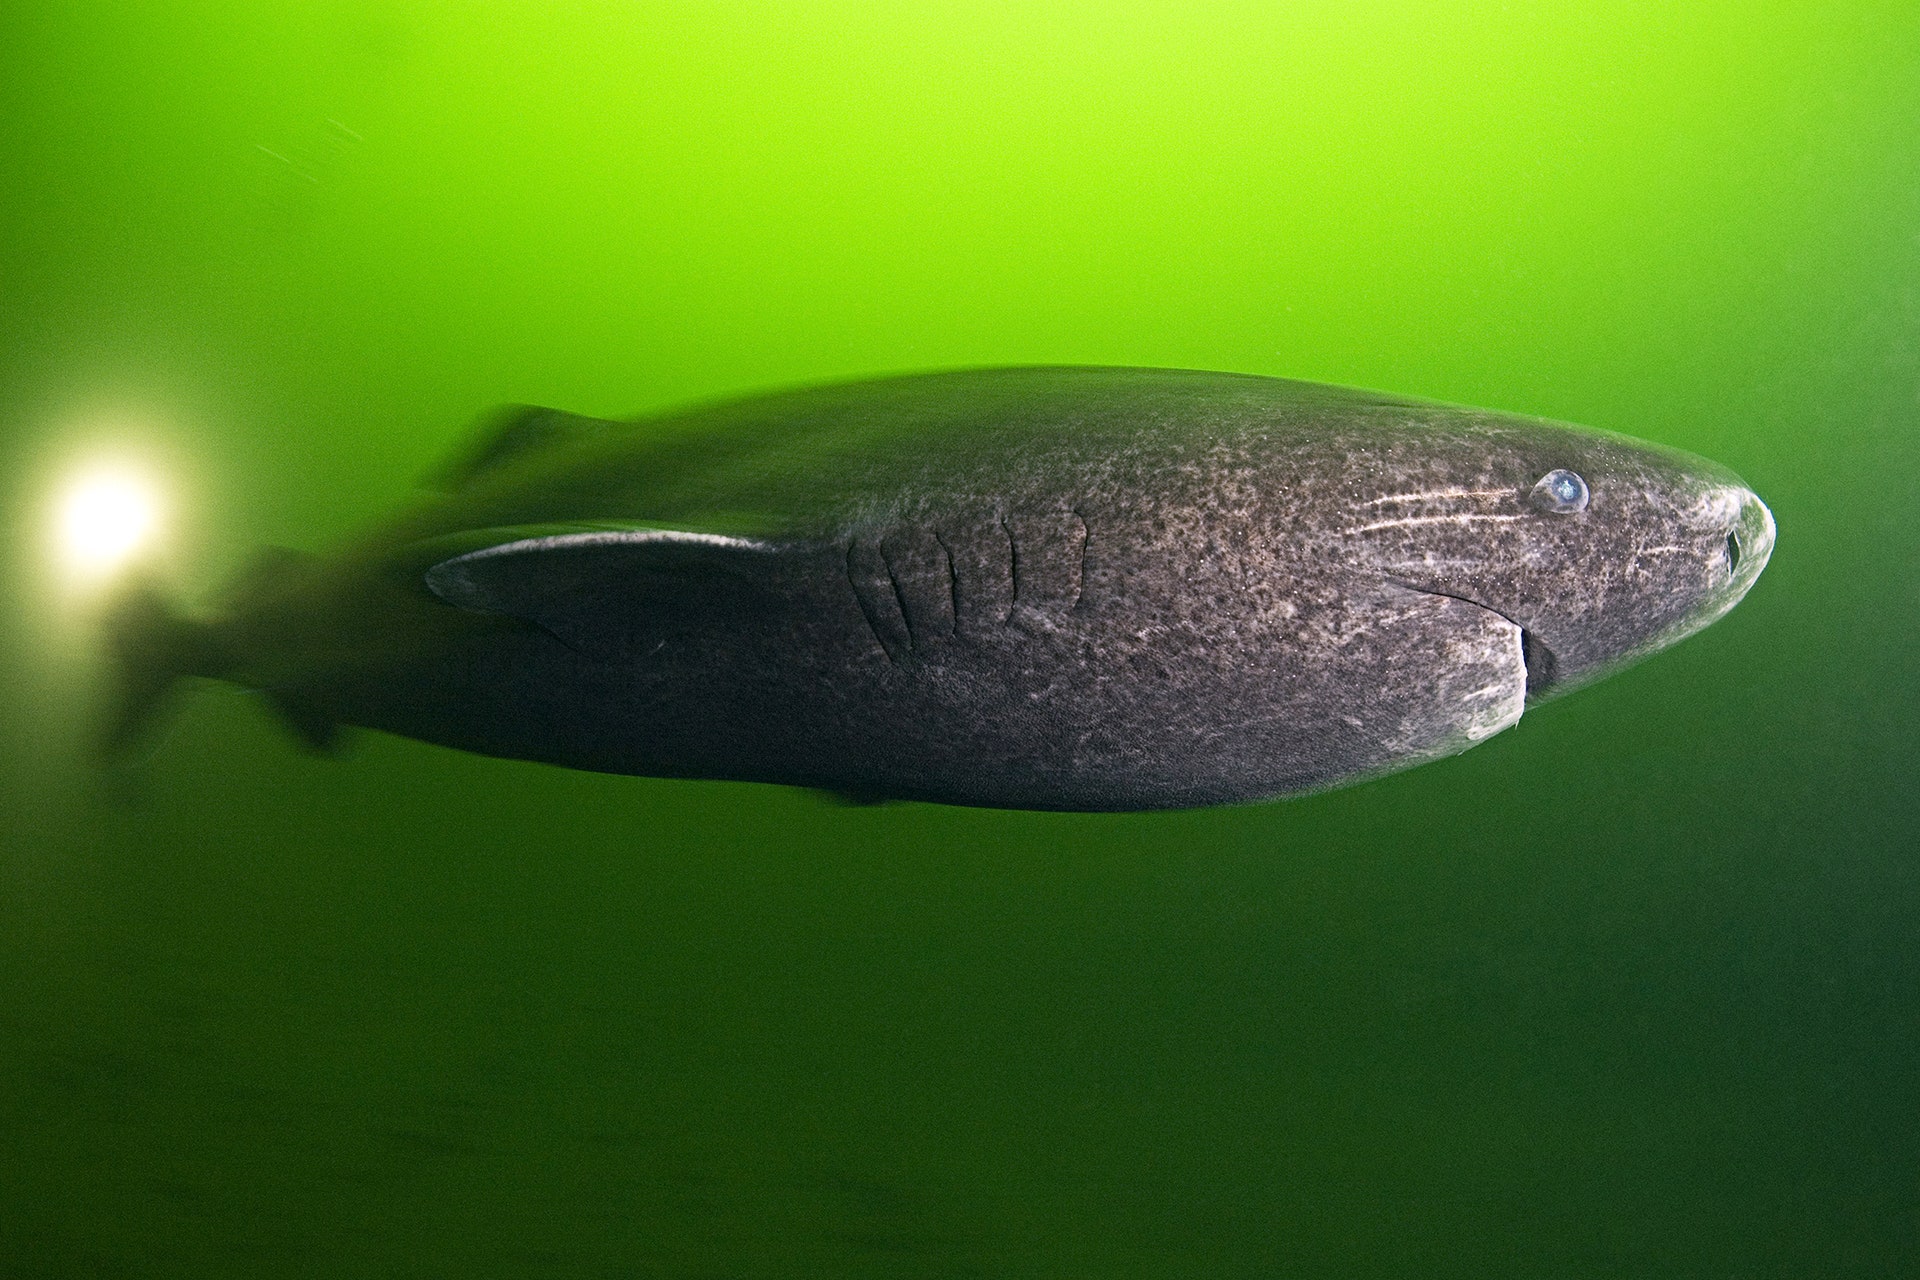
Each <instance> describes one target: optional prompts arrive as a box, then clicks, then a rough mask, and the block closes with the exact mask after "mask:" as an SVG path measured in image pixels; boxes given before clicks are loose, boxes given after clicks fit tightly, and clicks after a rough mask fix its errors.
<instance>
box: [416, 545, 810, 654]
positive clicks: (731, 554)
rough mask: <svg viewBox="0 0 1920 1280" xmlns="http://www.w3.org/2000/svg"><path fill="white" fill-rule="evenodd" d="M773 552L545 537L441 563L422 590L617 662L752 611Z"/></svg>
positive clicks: (766, 548) (760, 596) (765, 582)
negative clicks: (675, 635) (664, 638)
mask: <svg viewBox="0 0 1920 1280" xmlns="http://www.w3.org/2000/svg"><path fill="white" fill-rule="evenodd" d="M780 550H781V548H780V547H778V546H776V545H774V544H769V543H765V542H761V541H759V540H756V539H751V538H735V537H729V536H726V535H723V534H712V533H691V532H686V531H682V530H668V529H621V530H604V529H603V530H591V531H586V532H579V533H563V534H549V535H544V536H539V537H531V538H521V539H517V540H515V541H511V542H505V543H501V544H499V545H497V546H491V547H486V548H483V549H481V550H479V551H472V552H468V553H467V554H465V555H459V556H454V557H453V558H451V559H448V560H442V561H441V562H439V563H438V564H435V565H434V566H432V567H431V568H429V569H428V570H427V571H426V584H427V587H428V589H430V590H431V591H432V592H433V593H434V594H435V595H437V596H439V597H440V598H441V599H442V600H445V601H446V602H447V603H448V604H451V605H455V606H457V607H459V608H462V609H468V610H472V611H473V612H476V613H490V614H504V615H507V616H509V617H516V618H521V619H524V620H526V621H528V622H531V623H533V624H534V625H535V626H538V627H540V628H542V629H543V630H545V631H547V632H549V633H550V634H552V635H553V636H555V637H556V638H558V639H559V640H560V641H561V642H563V643H564V644H566V645H568V646H569V647H571V648H573V649H576V650H578V651H579V652H581V653H585V654H588V655H589V656H592V657H595V658H600V659H603V660H607V661H618V660H622V659H627V658H631V657H634V656H636V654H638V653H639V652H641V651H643V649H644V647H645V646H646V645H647V644H648V643H650V641H651V640H652V639H657V638H658V637H659V636H660V635H661V634H663V633H665V632H670V631H683V630H685V629H686V628H687V627H688V626H690V625H694V624H696V623H698V624H700V625H713V624H714V620H715V619H716V617H721V618H724V616H725V615H726V614H727V613H728V611H737V610H740V609H751V608H753V607H754V604H755V602H756V599H764V598H765V597H766V595H767V592H768V577H769V574H770V572H771V570H772V567H773V562H774V561H775V560H776V558H777V557H778V555H779V552H780Z"/></svg>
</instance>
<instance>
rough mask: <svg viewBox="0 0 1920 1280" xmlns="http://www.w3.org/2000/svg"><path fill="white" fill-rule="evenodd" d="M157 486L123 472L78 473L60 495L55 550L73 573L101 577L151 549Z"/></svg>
mask: <svg viewBox="0 0 1920 1280" xmlns="http://www.w3.org/2000/svg"><path fill="white" fill-rule="evenodd" d="M160 515H161V504H160V494H159V490H158V489H157V487H156V486H155V485H154V484H153V483H152V481H150V480H149V479H147V478H146V477H145V476H142V475H140V474H138V473H136V472H134V471H132V470H129V469H126V468H124V467H112V468H107V467H101V468H97V469H94V470H90V471H87V472H84V473H82V474H81V475H79V476H78V477H76V478H75V479H74V480H73V481H72V482H71V483H69V484H68V486H67V488H66V491H65V492H64V493H63V494H62V495H61V498H60V505H59V515H58V545H59V549H60V554H61V557H62V558H63V559H64V560H65V561H66V564H67V566H68V568H70V569H71V570H73V571H74V572H75V573H76V574H81V575H85V576H86V577H89V578H99V577H104V576H106V575H108V574H111V573H113V572H114V571H116V570H118V569H121V568H124V567H125V566H126V565H127V564H129V563H130V562H131V561H133V560H134V559H135V558H136V557H137V556H139V555H140V554H141V553H142V552H143V551H147V550H150V549H151V548H152V545H153V543H154V542H155V541H156V540H157V538H158V537H159V533H160Z"/></svg>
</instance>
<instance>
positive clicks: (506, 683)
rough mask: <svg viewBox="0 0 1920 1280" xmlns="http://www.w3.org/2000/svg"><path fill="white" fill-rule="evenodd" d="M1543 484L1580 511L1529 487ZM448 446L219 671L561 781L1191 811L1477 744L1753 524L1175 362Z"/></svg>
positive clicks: (266, 608)
mask: <svg viewBox="0 0 1920 1280" xmlns="http://www.w3.org/2000/svg"><path fill="white" fill-rule="evenodd" d="M1556 468H1564V469H1568V470H1571V471H1574V472H1577V473H1578V474H1579V475H1580V476H1582V477H1583V478H1584V479H1585V481H1586V483H1587V485H1588V486H1589V488H1590V491H1591V500H1590V503H1589V504H1588V506H1587V507H1586V509H1585V510H1584V511H1580V512H1577V513H1571V514H1554V513H1550V512H1545V511H1542V510H1539V509H1537V508H1536V507H1535V506H1534V505H1532V504H1531V503H1530V501H1529V493H1530V492H1531V490H1532V489H1533V486H1534V484H1535V482H1536V481H1538V480H1539V479H1540V477H1541V476H1542V475H1543V474H1545V473H1547V472H1549V471H1551V470H1554V469H1556ZM469 471H471V472H472V473H473V474H469V475H466V476H463V477H460V478H458V481H457V482H458V487H457V489H456V490H455V491H454V492H452V493H450V494H447V495H444V496H442V497H439V498H436V499H435V500H433V501H431V502H429V503H427V504H425V505H424V506H422V507H420V508H419V509H416V510H414V511H411V512H409V513H406V514H405V515H403V516H402V517H400V518H399V519H398V520H396V521H394V522H393V523H392V524H391V525H389V526H387V527H385V528H383V529H381V530H379V531H377V532H376V533H375V534H374V535H373V536H371V537H370V538H368V539H366V540H365V541H363V542H361V543H360V544H358V545H356V546H352V547H349V548H347V549H345V550H343V551H341V552H340V553H338V554H336V555H334V556H331V557H328V558H325V559H320V560H316V561H313V562H310V563H307V564H305V565H287V566H284V567H282V568H280V569H278V570H276V571H275V572H274V573H271V574H268V575H265V580H264V581H256V582H255V583H254V585H253V586H252V588H251V589H250V590H249V591H247V592H245V593H244V594H242V595H241V596H239V597H237V598H236V601H235V603H234V605H233V607H232V609H231V610H230V612H229V613H228V614H227V615H226V616H224V617H221V618H216V619H213V620H212V621H210V622H209V623H208V624H207V625H208V626H209V627H210V628H211V630H210V631H209V632H208V633H207V634H208V635H209V636H211V637H212V638H213V639H214V641H215V642H216V643H217V648H218V650H219V651H220V652H221V653H222V654H224V655H225V658H224V660H223V662H222V664H221V668H222V669H221V671H220V672H219V674H222V675H225V676H226V677H227V678H230V679H234V680H236V681H238V682H241V683H244V684H250V685H253V686H256V687H261V688H264V689H267V690H268V691H269V692H270V693H271V694H272V696H274V697H275V698H276V699H277V700H279V701H280V702H281V703H282V704H283V705H285V706H287V707H288V708H290V709H293V710H295V711H296V712H297V714H298V716H299V717H300V718H301V719H302V720H303V721H304V722H305V723H308V724H312V723H316V722H320V721H328V720H331V721H338V722H342V723H348V724H358V725H366V726H371V727H374V728H379V729H384V730H388V731H391V732H394V733H399V734H404V735H407V736H409V737H414V738H421V739H426V740H428V741H431V742H438V743H444V744H447V745H449V746H454V747H459V748H462V749H465V750H469V751H477V752H483V753H486V754H489V755H496V756H508V757H515V758H520V759H528V760H541V761H548V762H551V763H555V764H563V765H568V766H572V767H575V768H582V769H594V770H602V771H607V772H615V773H631V774H647V775H655V776H666V777H685V778H730V779H748V780H757V781H763V782H777V783H789V784H795V785H800V786H808V787H819V788H825V789H829V790H833V791H838V792H842V793H845V794H849V795H854V796H860V797H871V798H901V799H913V800H931V801H940V802H945V803H951V804H969V805H987V806H997V807H1007V808H1023V809H1076V810H1129V809H1155V808H1170V807H1181V806H1192V805H1207V804H1218V803H1223V802H1233V801H1245V800H1253V799H1257V798H1261V797H1267V796H1276V795H1285V794H1290V793H1298V792H1303V791H1308V790H1313V789H1317V788H1324V787H1330V786H1337V785H1340V784H1342V783H1346V782H1351V781H1354V780H1357V779H1361V778H1365V777H1368V776H1372V775H1376V774H1379V773H1382V772H1385V771H1388V770H1392V769H1397V768H1402V767H1405V766H1407V765H1412V764H1416V763H1419V762H1421V761H1425V760H1430V759H1433V758H1435V757H1438V756H1444V755H1448V754H1451V753H1453V752H1457V751H1460V750H1463V749H1465V748H1466V747H1468V746H1471V745H1472V744H1473V743H1475V742H1478V741H1480V740H1481V739H1483V738H1485V737H1487V736H1489V735H1491V734H1493V733H1496V732H1498V731H1499V730H1501V729H1503V728H1506V727H1507V726H1509V725H1511V724H1513V723H1514V722H1515V721H1516V720H1518V719H1519V717H1520V714H1521V711H1522V708H1523V706H1524V705H1525V702H1526V700H1527V697H1528V695H1529V693H1531V695H1532V696H1533V697H1535V698H1538V697H1542V696H1546V695H1549V694H1552V693H1554V692H1558V691H1559V690H1562V689H1565V688H1570V687H1572V686H1574V685H1576V684H1579V683H1581V682H1584V681H1586V680H1590V679H1592V678H1595V677H1596V676H1599V675H1601V674H1604V673H1605V672H1607V671H1609V670H1612V669H1614V668H1616V667H1618V666H1619V665H1621V664H1623V663H1626V662H1628V661H1631V660H1633V659H1635V658H1638V657H1641V656H1644V655H1645V654H1648V653H1650V652H1652V651H1653V650H1655V649H1658V648H1661V647H1663V646H1665V645H1667V644H1670V643H1672V642H1673V641H1674V640H1676V639H1678V638H1680V637H1681V636H1684V635H1686V634H1688V633H1690V632H1692V631H1694V630H1697V629H1698V628H1700V627H1702V626H1704V625H1706V624H1707V623H1708V622H1710V621H1712V620H1713V619H1714V618H1716V617H1718V616H1719V615H1720V614H1721V613H1723V612H1725V611H1726V610H1727V609H1728V608H1730V607H1731V606H1732V605H1733V604H1734V603H1735V602H1736V601H1737V600H1739V598H1740V597H1741V595H1743V594H1744V593H1745V591H1746V590H1747V588H1748V587H1749V586H1751V585H1752V583H1753V581H1754V579H1755V577H1756V576H1757V575H1758V574H1759V572H1760V570H1761V567H1762V566H1763V565H1764V564H1765V562H1766V559H1767V556H1768V554H1769V552H1770V551H1771V548H1772V543H1773V526H1772V521H1771V518H1770V517H1769V516H1768V514H1767V511H1766V508H1765V507H1764V506H1762V505H1761V503H1760V502H1759V500H1758V499H1757V498H1755V497H1754V495H1753V494H1752V493H1750V492H1749V491H1748V490H1747V489H1746V488H1745V486H1744V485H1742V484H1741V482H1740V481H1739V480H1738V479H1737V478H1736V477H1734V476H1733V475H1732V474H1731V473H1730V472H1728V471H1726V470H1724V469H1722V468H1720V467H1718V466H1716V465H1714V464H1712V463H1709V462H1706V461H1704V460H1702V459H1699V458H1693V457H1689V456H1687V455H1685V454H1681V453H1677V452H1675V451H1672V450H1668V449H1663V448H1658V447H1655V446H1652V445H1648V444H1645V443H1641V442H1638V441H1633V440H1629V439H1626V438H1623V437H1620V436H1614V435H1609V434H1605V433H1601V432H1596V431H1590V430H1585V429H1582V428H1578V427H1571V426H1566V425H1562V424H1557V423H1549V422H1542V421H1538V420H1533V419H1527V418H1520V417H1514V416H1511V415H1506V414H1498V413H1491V412H1487V411H1483V410H1477V409H1465V408H1458V407H1453V406H1446V405H1437V404H1428V403H1422V402H1418V401H1412V400H1404V399H1396V398H1393V397H1388V396H1381V395H1375V394H1371V393H1366V392H1358V391H1349V390H1343V389H1339V388H1332V387H1323V386H1317V385H1313V384H1307V383H1299V382H1288V381H1282V380H1277V379H1268V378H1255V377H1243V376H1236V375H1231V374H1217V373H1195V372H1182V371H1171V370H1151V369H1097V368H1096V369H1082V368H1036V369H997V370H981V371H972V372H960V373H945V374H933V375H927V376H921V377H909V378H896V379H887V380H882V381H876V382H865V383H855V384H850V385H843V386H830V387H822V388H816V389H808V390H801V391H793V392H787V393H783V394H777V395H769V396H763V397H758V398H754V399H748V400H742V401H737V402H734V403H730V404H723V405H718V406H711V407H705V408H699V409H695V410H692V411H688V412H685V413H680V414H673V415H668V416H664V417H660V418H654V419H648V420H643V421H639V422H634V423H622V424H615V423H604V422H599V421H597V420H590V419H569V418H567V417H566V416H565V415H552V418H551V420H550V421H545V420H536V421H533V422H530V423H523V424H522V425H521V427H520V428H519V429H517V430H515V431H510V432H508V433H507V434H505V435H503V436H501V437H500V438H499V439H497V440H495V441H493V442H490V443H489V444H488V445H487V446H486V447H485V448H483V449H482V450H481V452H480V453H479V454H478V455H477V459H476V461H474V462H473V463H472V464H471V465H470V467H469ZM1736 562H1737V563H1736Z"/></svg>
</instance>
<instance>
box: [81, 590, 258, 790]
mask: <svg viewBox="0 0 1920 1280" xmlns="http://www.w3.org/2000/svg"><path fill="white" fill-rule="evenodd" d="M102 623H103V630H104V634H105V642H106V650H107V658H108V661H109V667H110V670H109V674H108V677H107V678H108V691H107V705H106V708H105V714H104V718H103V722H102V723H101V725H100V727H99V730H98V738H97V741H96V751H97V752H98V754H99V756H100V758H101V759H102V760H103V761H106V762H114V761H119V760H123V759H125V758H126V757H127V756H128V754H129V753H130V752H131V751H132V750H133V748H134V747H135V746H137V745H138V744H139V743H140V742H141V740H142V739H144V738H145V737H146V735H147V734H148V733H149V732H151V730H152V729H153V727H154V725H155V724H156V723H157V722H158V721H159V719H160V717H161V713H162V712H163V711H164V710H165V708H166V706H167V704H168V703H169V702H170V701H172V696H173V694H174V693H175V691H176V690H177V688H178V686H179V683H180V681H181V680H182V679H184V678H186V677H188V676H208V677H213V678H219V677H221V676H225V675H227V674H228V673H229V672H231V671H232V669H233V666H234V663H233V660H232V658H231V656H230V655H229V654H228V653H227V652H226V651H225V649H224V647H223V646H222V645H221V644H220V642H219V640H218V638H217V637H216V636H215V634H214V629H213V628H212V627H211V626H209V625H208V624H207V623H205V622H200V621H196V620H193V619H190V618H186V617H184V616H182V615H181V614H179V613H178V612H176V611H175V610H174V609H173V607H172V606H171V605H170V604H169V603H168V602H167V599H166V597H165V596H164V595H163V594H162V593H161V592H160V590H159V588H157V587H156V586H155V585H154V584H153V583H152V582H151V581H149V580H146V579H144V578H143V579H136V580H134V581H132V582H130V583H129V584H128V585H127V586H126V587H124V588H123V589H122V590H121V592H120V594H119V595H118V596H117V597H116V598H115V599H114V600H113V601H112V603H111V604H109V606H108V607H107V610H106V614H105V616H104V618H103V619H102Z"/></svg>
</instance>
